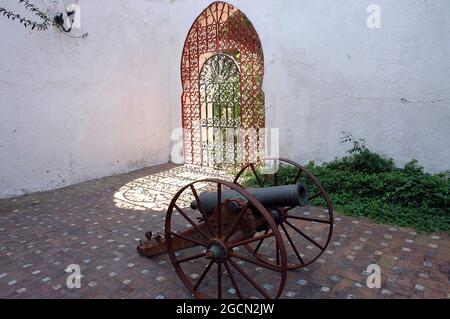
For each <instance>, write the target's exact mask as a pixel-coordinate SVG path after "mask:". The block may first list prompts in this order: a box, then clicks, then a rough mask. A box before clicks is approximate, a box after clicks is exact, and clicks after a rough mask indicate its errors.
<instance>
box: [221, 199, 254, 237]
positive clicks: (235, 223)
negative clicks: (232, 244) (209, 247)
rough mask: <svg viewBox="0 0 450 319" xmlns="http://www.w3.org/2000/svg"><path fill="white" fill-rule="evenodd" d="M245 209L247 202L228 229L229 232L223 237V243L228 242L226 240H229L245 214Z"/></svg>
mask: <svg viewBox="0 0 450 319" xmlns="http://www.w3.org/2000/svg"><path fill="white" fill-rule="evenodd" d="M247 208H248V202H247V203H246V204H245V205H244V206H243V207H242V209H241V211H240V213H239V215H238V216H237V217H236V219H235V220H234V222H233V225H232V226H231V228H230V231H229V232H228V234H227V235H226V236H225V239H224V240H223V241H224V242H226V241H227V240H228V238H230V236H231V235H232V234H233V232H234V231H235V230H236V227H237V225H238V223H239V221H240V220H241V218H242V216H244V214H245V212H246V211H247Z"/></svg>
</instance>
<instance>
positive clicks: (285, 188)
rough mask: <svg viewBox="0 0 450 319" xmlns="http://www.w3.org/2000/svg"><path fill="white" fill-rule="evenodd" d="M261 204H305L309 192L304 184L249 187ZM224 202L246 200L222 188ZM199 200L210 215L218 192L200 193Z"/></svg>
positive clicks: (194, 204)
mask: <svg viewBox="0 0 450 319" xmlns="http://www.w3.org/2000/svg"><path fill="white" fill-rule="evenodd" d="M246 190H247V191H248V192H249V193H250V194H252V195H253V196H254V197H255V198H256V199H257V200H258V201H259V202H260V203H261V204H263V205H264V206H265V207H266V208H277V207H290V206H298V205H300V206H305V205H306V204H307V202H308V193H307V191H306V188H305V187H304V186H303V185H302V184H291V185H282V186H272V187H263V188H247V189H246ZM221 197H222V203H226V201H227V200H233V199H241V200H243V201H244V202H246V201H247V200H246V198H245V197H243V196H242V195H241V194H239V193H238V192H237V191H235V190H222V195H221ZM199 200H200V203H201V206H202V208H203V209H204V211H205V213H206V214H207V215H208V216H210V215H212V213H213V212H214V209H215V207H216V205H217V192H204V193H202V194H200V196H199ZM191 208H192V209H197V208H198V204H197V201H196V200H194V201H192V202H191Z"/></svg>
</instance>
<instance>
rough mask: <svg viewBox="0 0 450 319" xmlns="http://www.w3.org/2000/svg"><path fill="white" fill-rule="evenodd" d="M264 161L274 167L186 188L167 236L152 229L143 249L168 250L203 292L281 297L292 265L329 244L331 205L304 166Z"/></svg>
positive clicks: (198, 293)
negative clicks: (267, 170) (155, 232)
mask: <svg viewBox="0 0 450 319" xmlns="http://www.w3.org/2000/svg"><path fill="white" fill-rule="evenodd" d="M264 162H265V163H266V164H267V163H269V162H270V163H272V164H271V165H269V166H271V167H272V168H273V170H272V171H269V172H263V171H262V169H261V167H262V165H261V164H262V163H260V164H255V163H251V164H247V165H245V166H243V167H242V169H241V170H240V171H239V172H238V173H237V175H236V176H235V178H234V181H233V182H228V181H225V180H221V179H203V180H199V181H194V182H191V183H189V184H188V185H185V186H184V187H182V188H181V189H180V190H179V191H178V192H177V193H176V194H175V196H174V197H173V199H172V201H171V202H170V205H169V207H168V210H167V214H166V218H165V233H164V235H162V234H157V235H153V234H152V233H151V232H147V233H146V238H147V239H146V240H144V241H141V242H140V244H139V246H138V247H137V250H138V252H139V253H140V254H142V255H145V256H148V257H154V256H157V255H160V254H163V253H168V255H169V257H170V260H171V263H172V265H173V267H174V269H175V271H176V272H177V274H178V276H179V277H180V279H181V281H182V282H183V284H184V285H185V287H186V288H187V289H188V290H189V292H190V293H191V294H193V295H194V296H195V297H197V298H225V297H226V298H230V297H232V296H237V297H239V298H249V297H261V296H262V297H264V298H268V299H270V298H278V297H279V296H280V295H281V293H282V291H283V289H284V286H285V282H286V277H287V270H289V269H297V268H301V267H305V266H307V265H309V264H310V263H312V262H313V261H315V260H316V259H317V258H319V256H320V255H321V254H322V253H323V252H324V251H325V249H326V247H327V246H328V244H329V242H330V239H331V234H332V231H333V210H332V205H331V202H330V199H329V197H328V195H327V193H326V192H325V190H324V188H323V186H322V185H321V183H320V181H319V180H318V179H317V178H316V177H315V176H314V175H313V174H312V173H310V172H309V171H308V170H306V168H305V167H303V166H301V165H299V164H297V163H295V162H292V161H290V160H286V159H266V160H265V161H264ZM263 173H264V174H263ZM247 185H251V186H252V187H251V188H247V189H246V188H244V187H243V186H247ZM212 269H215V271H212ZM213 273H215V274H214V275H213ZM205 278H208V279H205Z"/></svg>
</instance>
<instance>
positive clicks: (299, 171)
mask: <svg viewBox="0 0 450 319" xmlns="http://www.w3.org/2000/svg"><path fill="white" fill-rule="evenodd" d="M302 173H303V171H302V170H301V169H298V172H297V175H295V178H294V181H293V182H292V184H297V182H298V180H299V179H300V176H302Z"/></svg>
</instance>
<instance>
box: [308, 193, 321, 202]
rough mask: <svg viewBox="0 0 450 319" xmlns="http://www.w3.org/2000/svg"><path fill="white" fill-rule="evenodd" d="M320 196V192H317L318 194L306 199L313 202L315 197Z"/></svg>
mask: <svg viewBox="0 0 450 319" xmlns="http://www.w3.org/2000/svg"><path fill="white" fill-rule="evenodd" d="M320 195H322V192H320V191H319V192H318V193H316V194H314V195H313V196H311V197H308V200H313V199H314V198H317V197H319V196H320Z"/></svg>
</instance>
